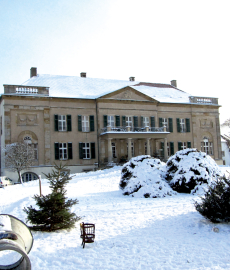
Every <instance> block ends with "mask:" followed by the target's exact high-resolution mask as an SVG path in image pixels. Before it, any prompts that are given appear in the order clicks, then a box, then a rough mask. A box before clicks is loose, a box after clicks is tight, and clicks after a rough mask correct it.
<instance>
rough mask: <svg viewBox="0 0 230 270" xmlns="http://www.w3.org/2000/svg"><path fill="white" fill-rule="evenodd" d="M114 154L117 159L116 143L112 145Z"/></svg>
mask: <svg viewBox="0 0 230 270" xmlns="http://www.w3.org/2000/svg"><path fill="white" fill-rule="evenodd" d="M112 154H113V158H116V157H117V155H116V144H115V143H114V142H113V143H112Z"/></svg>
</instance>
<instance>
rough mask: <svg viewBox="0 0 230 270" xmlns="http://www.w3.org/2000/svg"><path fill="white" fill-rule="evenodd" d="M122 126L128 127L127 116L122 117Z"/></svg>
mask: <svg viewBox="0 0 230 270" xmlns="http://www.w3.org/2000/svg"><path fill="white" fill-rule="evenodd" d="M122 126H123V127H126V121H125V116H122Z"/></svg>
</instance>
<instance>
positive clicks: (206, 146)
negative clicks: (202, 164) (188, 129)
mask: <svg viewBox="0 0 230 270" xmlns="http://www.w3.org/2000/svg"><path fill="white" fill-rule="evenodd" d="M201 151H202V152H205V153H206V154H207V155H213V142H211V141H210V139H209V138H207V137H204V138H203V141H201Z"/></svg>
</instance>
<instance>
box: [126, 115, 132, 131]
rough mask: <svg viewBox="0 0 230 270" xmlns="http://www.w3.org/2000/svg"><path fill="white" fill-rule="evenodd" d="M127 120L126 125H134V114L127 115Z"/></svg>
mask: <svg viewBox="0 0 230 270" xmlns="http://www.w3.org/2000/svg"><path fill="white" fill-rule="evenodd" d="M125 121H126V126H127V127H131V128H132V127H133V119H132V116H126V118H125Z"/></svg>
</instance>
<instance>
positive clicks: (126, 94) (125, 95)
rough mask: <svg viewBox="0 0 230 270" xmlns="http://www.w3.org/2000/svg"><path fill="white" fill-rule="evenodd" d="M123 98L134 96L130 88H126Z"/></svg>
mask: <svg viewBox="0 0 230 270" xmlns="http://www.w3.org/2000/svg"><path fill="white" fill-rule="evenodd" d="M122 97H123V98H125V99H131V97H132V92H131V91H130V90H126V91H125V92H124V93H123V95H122Z"/></svg>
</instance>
